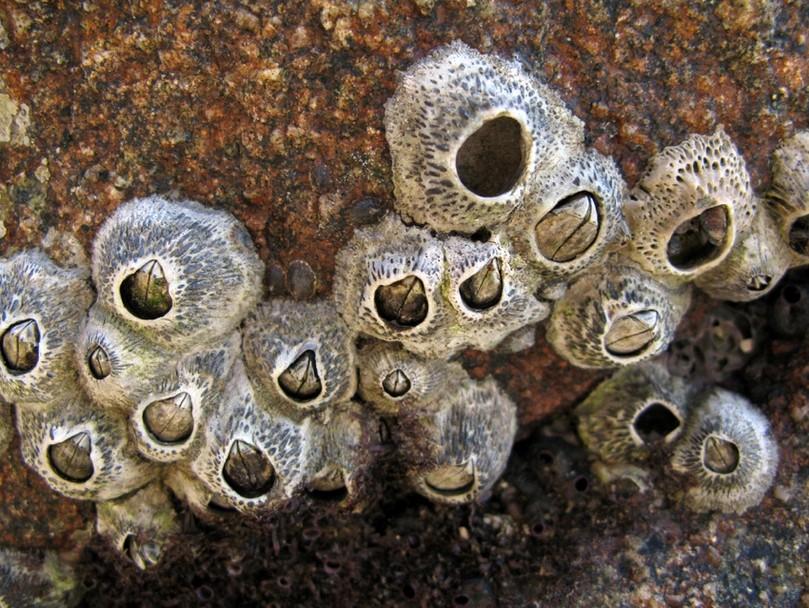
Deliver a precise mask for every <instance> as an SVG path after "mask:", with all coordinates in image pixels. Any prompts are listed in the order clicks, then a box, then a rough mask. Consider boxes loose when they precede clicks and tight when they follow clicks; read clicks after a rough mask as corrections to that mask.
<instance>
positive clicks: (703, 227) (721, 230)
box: [666, 205, 730, 270]
mask: <svg viewBox="0 0 809 608" xmlns="http://www.w3.org/2000/svg"><path fill="white" fill-rule="evenodd" d="M729 235H730V214H729V213H728V209H727V207H726V206H725V205H716V206H714V207H711V208H709V209H706V210H705V211H703V212H702V213H700V214H699V215H696V216H694V217H692V218H689V219H687V220H686V221H684V222H683V223H682V224H680V225H679V226H678V227H677V229H676V230H675V231H674V233H673V234H672V236H671V238H670V239H669V242H668V243H667V245H666V255H667V256H668V259H669V262H670V263H671V265H672V266H674V267H675V268H677V269H678V270H693V269H694V268H697V267H698V266H702V265H703V264H707V263H708V262H710V261H712V260H714V259H716V258H717V257H718V256H719V255H721V254H722V252H723V251H724V250H725V249H726V248H727V243H728V240H729Z"/></svg>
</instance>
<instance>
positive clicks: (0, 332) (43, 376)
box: [0, 251, 93, 407]
mask: <svg viewBox="0 0 809 608" xmlns="http://www.w3.org/2000/svg"><path fill="white" fill-rule="evenodd" d="M92 299H93V292H92V290H91V289H90V287H89V285H88V283H87V275H86V273H85V272H83V271H80V270H68V269H62V268H59V267H58V266H56V265H55V264H54V263H53V262H51V260H50V259H48V257H47V256H46V255H45V254H43V253H41V252H39V251H24V252H22V253H19V254H17V255H15V256H14V257H12V258H10V259H7V260H0V396H1V397H2V398H3V399H5V400H6V401H9V402H16V403H20V404H23V405H25V406H27V407H35V406H40V407H44V406H45V405H46V404H48V403H49V402H50V401H52V400H53V398H54V397H56V396H58V395H63V394H69V393H71V392H75V391H76V390H77V388H78V383H77V378H76V372H75V368H74V367H73V344H74V341H75V339H76V335H77V334H78V331H79V325H80V323H81V320H82V319H83V318H84V315H85V314H86V313H87V309H88V308H89V307H90V304H91V303H92Z"/></svg>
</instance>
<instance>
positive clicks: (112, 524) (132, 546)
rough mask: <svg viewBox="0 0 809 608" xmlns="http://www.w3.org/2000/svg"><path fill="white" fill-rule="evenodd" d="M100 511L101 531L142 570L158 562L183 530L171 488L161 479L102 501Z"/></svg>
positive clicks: (98, 521)
mask: <svg viewBox="0 0 809 608" xmlns="http://www.w3.org/2000/svg"><path fill="white" fill-rule="evenodd" d="M96 515H97V517H96V530H97V531H98V533H99V535H100V536H101V537H102V538H104V539H106V540H107V542H109V543H110V544H111V545H112V546H113V547H114V548H115V549H116V550H117V551H118V552H119V553H120V554H121V555H123V556H125V557H127V558H128V559H130V560H131V561H132V562H133V563H134V564H135V565H136V566H137V567H138V568H140V569H141V570H144V569H146V568H148V567H150V566H155V565H157V563H158V562H159V561H160V557H161V555H162V554H163V553H164V549H165V546H166V544H167V543H168V542H169V540H170V539H171V537H172V536H173V535H175V534H177V533H178V532H179V531H180V525H179V523H178V521H177V514H176V513H175V511H174V505H172V503H171V498H170V497H169V494H168V491H167V490H166V488H165V487H164V486H163V484H162V483H160V482H158V481H155V482H152V483H150V484H149V485H147V486H146V487H144V488H141V489H140V490H138V491H136V492H134V493H133V494H129V495H127V496H123V497H121V498H118V499H115V500H109V501H106V502H101V503H99V504H98V505H97V506H96Z"/></svg>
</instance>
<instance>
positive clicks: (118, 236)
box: [93, 196, 263, 349]
mask: <svg viewBox="0 0 809 608" xmlns="http://www.w3.org/2000/svg"><path fill="white" fill-rule="evenodd" d="M262 274H263V265H262V263H261V261H260V260H259V258H258V255H257V254H256V252H255V249H254V247H253V244H252V242H251V240H250V236H249V235H248V234H247V232H246V230H245V228H244V226H242V225H241V224H240V223H239V222H238V221H237V220H236V219H235V218H234V217H232V216H231V215H230V214H228V213H226V212H224V211H219V210H215V209H209V208H206V207H203V206H202V205H200V204H198V203H194V202H191V201H169V200H166V199H164V198H162V197H159V196H152V197H148V198H142V199H136V200H133V201H130V202H129V203H126V204H124V205H122V206H121V207H119V208H118V209H117V210H116V212H115V213H114V214H113V215H112V216H111V217H110V218H109V219H108V220H107V221H106V222H105V223H104V225H103V226H102V227H101V230H99V232H98V235H97V236H96V240H95V243H94V245H93V280H94V282H95V285H96V288H97V290H98V305H99V306H101V307H102V308H104V309H105V310H106V311H113V312H115V314H116V315H118V316H120V317H121V318H123V319H125V320H126V321H127V322H128V323H129V324H130V325H131V326H132V327H133V328H135V329H136V330H138V331H139V332H141V333H142V334H143V335H146V336H148V338H149V339H151V340H153V341H154V342H156V343H158V344H160V345H162V346H164V347H167V348H173V349H181V348H185V347H189V346H195V345H197V344H199V343H202V342H206V341H208V340H210V339H212V338H215V337H216V336H220V335H224V334H228V333H230V332H231V331H232V330H234V329H235V328H236V326H237V325H238V324H239V323H240V322H241V321H242V319H243V318H244V317H245V315H246V314H247V313H248V311H249V310H250V309H251V308H252V307H253V306H255V304H256V303H257V302H258V300H259V297H260V294H261V277H262Z"/></svg>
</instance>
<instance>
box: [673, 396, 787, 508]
mask: <svg viewBox="0 0 809 608" xmlns="http://www.w3.org/2000/svg"><path fill="white" fill-rule="evenodd" d="M692 412H693V413H692V414H691V416H690V417H689V420H688V423H687V424H686V427H685V430H684V432H683V437H682V439H680V440H679V441H678V443H677V445H676V446H675V450H674V454H673V456H672V460H671V462H672V466H673V468H674V470H675V471H677V472H679V473H682V474H683V475H684V476H685V477H686V480H687V483H688V490H687V494H686V504H688V506H689V507H691V508H692V509H694V510H696V511H722V512H724V513H732V512H736V513H743V512H745V511H746V510H747V509H749V508H750V507H753V506H755V505H757V504H758V503H759V502H761V499H762V498H763V497H764V494H765V493H766V492H767V490H768V489H769V487H770V486H771V485H772V482H773V479H774V478H775V473H776V469H777V468H778V446H777V445H776V443H775V440H774V439H773V436H772V431H771V429H770V423H769V421H768V420H767V418H766V417H765V416H764V415H763V414H762V413H761V412H760V411H759V410H758V409H756V407H755V406H753V404H752V403H750V402H749V401H748V400H747V399H745V398H744V397H742V396H741V395H737V394H735V393H731V392H730V391H726V390H724V389H720V388H712V389H710V390H708V391H706V392H705V393H703V394H702V395H701V396H700V397H699V398H698V399H697V401H696V402H695V403H694V405H693V410H692Z"/></svg>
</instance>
